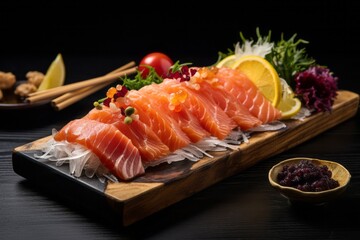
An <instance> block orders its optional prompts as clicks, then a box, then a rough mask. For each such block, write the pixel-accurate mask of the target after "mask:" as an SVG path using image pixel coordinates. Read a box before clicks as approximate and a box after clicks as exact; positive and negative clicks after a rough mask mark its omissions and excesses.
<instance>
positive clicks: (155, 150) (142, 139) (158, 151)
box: [83, 106, 170, 166]
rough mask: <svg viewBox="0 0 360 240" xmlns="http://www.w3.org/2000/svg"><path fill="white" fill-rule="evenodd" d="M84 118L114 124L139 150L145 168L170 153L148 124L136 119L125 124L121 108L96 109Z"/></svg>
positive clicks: (104, 107)
mask: <svg viewBox="0 0 360 240" xmlns="http://www.w3.org/2000/svg"><path fill="white" fill-rule="evenodd" d="M83 118H85V119H92V120H96V121H99V122H102V123H108V124H113V125H114V126H115V127H116V128H117V129H119V130H120V131H121V132H122V133H123V134H124V135H125V136H127V137H128V138H129V139H130V140H131V142H132V143H133V144H134V146H135V147H137V148H138V149H139V152H140V155H141V159H142V162H143V164H144V166H146V165H147V163H148V162H151V161H153V160H155V159H158V158H161V157H163V156H166V155H168V154H169V153H170V150H169V148H168V146H166V145H165V144H164V143H163V142H162V141H161V139H160V138H159V137H158V136H157V135H156V134H155V133H154V131H153V130H152V129H150V127H148V126H147V125H146V124H144V123H143V122H141V121H138V120H136V119H134V120H133V121H132V122H131V123H125V122H124V119H125V116H124V115H123V114H122V112H121V109H120V108H110V107H106V106H103V107H102V108H101V109H97V108H94V109H92V110H90V111H89V113H88V114H87V115H85V116H84V117H83Z"/></svg>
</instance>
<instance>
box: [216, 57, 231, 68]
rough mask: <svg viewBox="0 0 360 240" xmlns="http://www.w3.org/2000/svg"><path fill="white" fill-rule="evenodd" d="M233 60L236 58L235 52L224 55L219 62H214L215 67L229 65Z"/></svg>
mask: <svg viewBox="0 0 360 240" xmlns="http://www.w3.org/2000/svg"><path fill="white" fill-rule="evenodd" d="M235 60H236V56H235V54H233V55H229V56H227V57H225V58H224V59H223V60H221V61H220V62H218V64H216V67H218V68H220V67H231V66H232V65H233V64H234V62H235Z"/></svg>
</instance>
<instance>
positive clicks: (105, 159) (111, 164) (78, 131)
mask: <svg viewBox="0 0 360 240" xmlns="http://www.w3.org/2000/svg"><path fill="white" fill-rule="evenodd" d="M54 139H55V140H56V141H67V142H70V143H78V144H80V145H82V146H84V147H85V148H87V149H89V150H90V151H92V152H93V153H94V154H95V155H96V156H97V157H98V158H99V160H100V161H101V163H102V164H103V165H104V166H105V167H106V168H107V169H108V170H109V171H111V172H112V173H113V174H114V175H115V176H117V177H119V178H120V179H123V180H129V179H132V178H134V177H135V176H138V175H141V174H143V173H144V172H145V169H144V167H143V164H142V162H141V155H140V153H139V151H138V149H137V148H136V147H135V146H134V145H133V144H132V142H131V140H130V139H129V138H127V137H126V136H125V135H124V134H122V133H121V132H120V131H119V130H118V129H117V128H116V127H115V126H114V125H112V124H106V123H101V122H98V121H95V120H90V119H75V120H72V121H70V122H69V123H68V124H66V125H65V126H64V127H63V128H62V129H61V130H60V131H59V132H57V133H56V134H55V135H54Z"/></svg>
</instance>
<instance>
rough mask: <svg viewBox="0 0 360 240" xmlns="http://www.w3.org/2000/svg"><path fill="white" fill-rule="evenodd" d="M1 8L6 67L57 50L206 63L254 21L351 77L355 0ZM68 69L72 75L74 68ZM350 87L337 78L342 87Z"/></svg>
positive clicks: (0, 63)
mask: <svg viewBox="0 0 360 240" xmlns="http://www.w3.org/2000/svg"><path fill="white" fill-rule="evenodd" d="M0 11H1V14H0V34H1V37H0V41H1V44H0V56H1V57H0V59H1V60H0V67H1V68H7V69H2V70H3V71H4V70H5V71H10V70H12V71H15V72H16V71H23V70H22V69H24V68H25V67H24V66H26V64H27V65H28V67H30V66H31V64H30V63H31V62H29V61H31V58H32V57H36V58H43V65H42V66H31V67H33V68H35V67H37V68H40V69H46V68H47V66H48V64H49V62H50V61H51V60H52V59H54V58H55V56H56V54H57V53H58V52H61V53H62V54H63V57H64V60H65V61H66V60H67V59H69V61H71V57H73V56H78V57H89V58H91V57H98V58H100V57H108V58H114V61H116V59H117V58H120V57H121V58H122V59H124V58H125V59H129V60H135V61H137V62H139V61H140V59H141V57H143V56H144V55H145V54H147V53H149V52H153V51H161V52H165V53H167V54H168V55H170V57H172V58H173V59H174V60H180V61H182V62H192V63H193V64H195V65H210V64H212V63H214V62H215V61H216V60H217V57H218V51H222V52H226V51H227V49H228V48H231V49H233V45H234V44H235V43H236V42H237V41H239V40H240V35H239V33H240V32H243V33H244V35H245V36H246V37H249V38H250V37H256V35H255V29H256V27H259V29H260V31H261V32H262V33H263V34H264V35H265V34H267V33H268V31H269V30H271V31H272V39H273V40H278V39H279V38H280V36H281V34H282V33H284V37H285V39H288V38H290V37H291V36H292V35H293V34H295V33H296V34H297V36H298V38H302V39H304V40H307V41H309V44H307V45H302V46H303V47H306V49H307V51H308V54H309V55H310V56H311V57H314V58H315V59H316V60H317V62H318V63H319V64H322V65H329V67H330V68H331V69H332V70H333V72H334V73H336V74H337V75H339V77H340V78H341V79H348V80H349V79H350V78H353V80H354V81H356V79H354V78H355V77H354V74H357V70H356V69H357V66H358V63H359V61H358V60H357V59H358V54H359V53H360V51H359V47H358V37H357V36H359V33H360V30H359V27H358V25H357V23H358V22H359V21H360V17H359V14H358V13H359V11H360V3H359V1H349V0H341V1H340V0H336V1H326V0H322V1H307V0H306V1H285V0H270V1H265V0H258V1H228V0H222V1H215V2H214V3H211V2H209V3H207V2H200V3H199V2H196V1H188V0H183V1H165V3H161V4H160V3H157V1H145V2H139V1H26V2H19V1H10V0H5V1H1V3H0ZM7 58H10V59H11V61H9V62H16V61H14V58H18V59H19V61H18V65H17V66H15V65H14V64H12V65H11V66H9V64H8V63H7ZM21 64H22V65H21ZM99 64H101V60H100V61H99ZM114 64H115V63H114ZM117 64H118V63H117ZM69 65H70V64H69ZM79 67H83V68H84V72H86V71H90V70H87V68H86V67H84V66H79ZM89 67H90V66H89ZM90 68H91V67H90ZM67 70H68V72H69V74H70V77H71V68H70V67H68V68H67ZM350 73H351V74H350ZM18 74H23V73H22V72H20V73H18ZM68 76H69V75H68ZM356 77H357V78H358V77H359V75H356ZM348 86H349V85H347V83H346V82H345V81H343V82H340V87H343V88H346V87H348Z"/></svg>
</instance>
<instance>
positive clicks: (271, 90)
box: [231, 55, 282, 107]
mask: <svg viewBox="0 0 360 240" xmlns="http://www.w3.org/2000/svg"><path fill="white" fill-rule="evenodd" d="M231 68H233V69H237V70H239V71H241V72H243V73H244V74H245V75H246V76H247V77H248V78H249V79H250V80H251V81H253V82H254V83H255V85H256V86H257V87H258V88H259V90H260V91H261V92H262V93H263V94H264V96H265V97H266V98H267V99H268V100H269V101H270V102H271V104H272V105H273V106H274V107H276V106H277V105H278V104H279V102H280V98H281V91H282V89H281V83H280V79H279V75H278V73H277V72H276V70H275V68H274V67H273V66H272V65H271V64H270V63H269V62H268V61H267V60H266V59H265V58H263V57H260V56H257V55H246V56H243V57H240V58H239V59H237V60H235V62H234V63H233V64H232V65H231Z"/></svg>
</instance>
